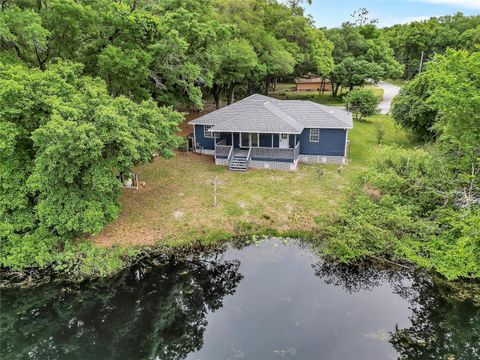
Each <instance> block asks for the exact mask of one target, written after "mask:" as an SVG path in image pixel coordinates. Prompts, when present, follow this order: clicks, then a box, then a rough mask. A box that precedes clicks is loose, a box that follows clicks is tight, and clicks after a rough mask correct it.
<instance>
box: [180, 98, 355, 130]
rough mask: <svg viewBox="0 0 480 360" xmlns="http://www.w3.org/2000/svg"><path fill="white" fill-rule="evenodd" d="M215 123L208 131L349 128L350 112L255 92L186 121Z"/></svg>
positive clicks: (350, 125) (199, 123)
mask: <svg viewBox="0 0 480 360" xmlns="http://www.w3.org/2000/svg"><path fill="white" fill-rule="evenodd" d="M189 124H191V125H195V124H196V125H214V126H213V127H212V128H211V129H210V131H218V132H252V133H291V134H300V133H301V132H302V130H303V129H304V128H324V129H351V128H352V126H353V123H352V115H351V114H350V113H348V112H346V111H344V110H340V109H337V108H334V107H329V106H325V105H320V104H317V103H314V102H311V101H303V100H278V99H274V98H271V97H268V96H264V95H260V94H254V95H251V96H249V97H247V98H245V99H243V100H240V101H238V102H236V103H233V104H231V105H228V106H225V107H223V108H221V109H219V110H216V111H213V112H211V113H209V114H206V115H204V116H201V117H199V118H198V119H195V120H192V121H190V122H189Z"/></svg>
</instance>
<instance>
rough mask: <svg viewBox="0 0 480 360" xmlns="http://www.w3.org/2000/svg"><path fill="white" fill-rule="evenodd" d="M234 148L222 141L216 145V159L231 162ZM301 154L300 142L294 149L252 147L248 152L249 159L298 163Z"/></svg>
mask: <svg viewBox="0 0 480 360" xmlns="http://www.w3.org/2000/svg"><path fill="white" fill-rule="evenodd" d="M233 150H234V149H233V147H232V146H231V145H227V144H226V141H225V140H221V141H219V142H218V143H216V144H215V158H217V157H220V158H222V159H228V160H230V159H231V158H232V154H233ZM299 154H300V142H298V143H297V144H296V145H295V148H293V149H281V148H271V147H251V148H249V150H248V158H249V159H252V158H253V159H254V160H256V159H259V160H261V159H265V160H271V161H276V160H277V161H282V160H283V161H285V160H290V161H296V160H297V159H298V156H299Z"/></svg>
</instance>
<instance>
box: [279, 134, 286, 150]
mask: <svg viewBox="0 0 480 360" xmlns="http://www.w3.org/2000/svg"><path fill="white" fill-rule="evenodd" d="M278 147H279V148H281V149H288V134H280V142H279V144H278Z"/></svg>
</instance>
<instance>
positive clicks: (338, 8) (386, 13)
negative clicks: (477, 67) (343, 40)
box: [305, 0, 480, 28]
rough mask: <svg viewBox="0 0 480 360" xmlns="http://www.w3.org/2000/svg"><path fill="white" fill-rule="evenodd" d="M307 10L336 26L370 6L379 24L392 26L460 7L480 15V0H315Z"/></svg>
mask: <svg viewBox="0 0 480 360" xmlns="http://www.w3.org/2000/svg"><path fill="white" fill-rule="evenodd" d="M305 7H306V12H307V13H308V14H310V15H312V17H313V18H314V19H315V24H316V25H317V26H318V27H327V28H330V27H336V26H340V25H341V24H342V23H343V22H346V21H349V20H351V17H350V15H351V14H352V13H353V12H354V11H355V10H357V9H359V8H362V7H364V8H366V9H367V10H368V11H369V12H370V17H371V18H375V19H378V20H379V24H378V25H379V26H380V27H384V26H391V25H394V24H399V23H408V22H411V21H416V20H426V19H428V18H430V17H432V16H441V15H450V14H454V13H456V12H458V11H460V12H462V13H464V14H465V15H480V0H313V2H312V5H305Z"/></svg>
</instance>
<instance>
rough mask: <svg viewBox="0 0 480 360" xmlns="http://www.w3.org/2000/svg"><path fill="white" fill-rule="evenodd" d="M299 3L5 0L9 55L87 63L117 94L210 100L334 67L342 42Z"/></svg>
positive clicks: (34, 62) (176, 101)
mask: <svg viewBox="0 0 480 360" xmlns="http://www.w3.org/2000/svg"><path fill="white" fill-rule="evenodd" d="M298 3H299V2H298V1H295V2H292V3H291V6H287V5H283V4H280V3H277V2H276V1H269V0H246V1H234V0H214V1H212V0H123V1H122V0H120V1H114V0H95V1H90V0H82V1H74V0H18V1H12V0H10V1H8V0H7V1H3V6H2V8H1V14H0V49H1V52H0V61H2V63H4V64H7V63H12V62H21V63H23V64H26V65H28V66H30V67H35V68H39V69H41V70H45V69H46V68H47V67H48V65H49V64H50V63H52V61H56V59H63V60H69V61H72V62H75V63H80V64H83V65H84V67H83V73H84V74H85V75H90V76H94V77H97V76H98V77H100V78H102V79H103V80H104V81H105V82H106V84H107V86H108V89H109V91H110V94H111V95H112V96H113V97H116V96H119V95H124V96H127V97H129V98H131V99H133V100H135V101H141V100H146V99H148V98H150V97H151V98H153V99H154V100H155V101H156V102H157V103H158V104H160V105H173V106H176V107H179V106H181V105H184V106H186V107H197V108H199V107H201V106H202V101H201V100H202V95H203V94H204V93H208V94H212V95H213V96H214V97H215V99H216V100H217V103H218V102H219V101H220V100H221V97H222V96H226V97H227V98H228V102H229V103H230V102H232V101H233V100H234V98H235V93H236V91H239V92H241V94H240V95H244V94H245V93H247V92H249V93H251V92H253V91H258V92H265V93H266V92H268V90H269V87H271V86H272V84H273V83H274V82H275V81H276V79H278V78H282V77H285V76H292V75H302V74H305V73H308V72H312V73H322V74H323V73H327V72H328V71H329V69H330V68H331V67H332V66H333V64H332V56H331V52H332V48H333V45H332V44H331V43H330V42H329V41H328V40H327V39H326V38H325V35H324V33H323V32H322V31H321V30H318V29H316V28H315V26H314V25H313V23H312V20H311V19H310V18H309V17H307V16H304V14H303V9H302V7H301V6H298V5H299V4H298Z"/></svg>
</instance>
